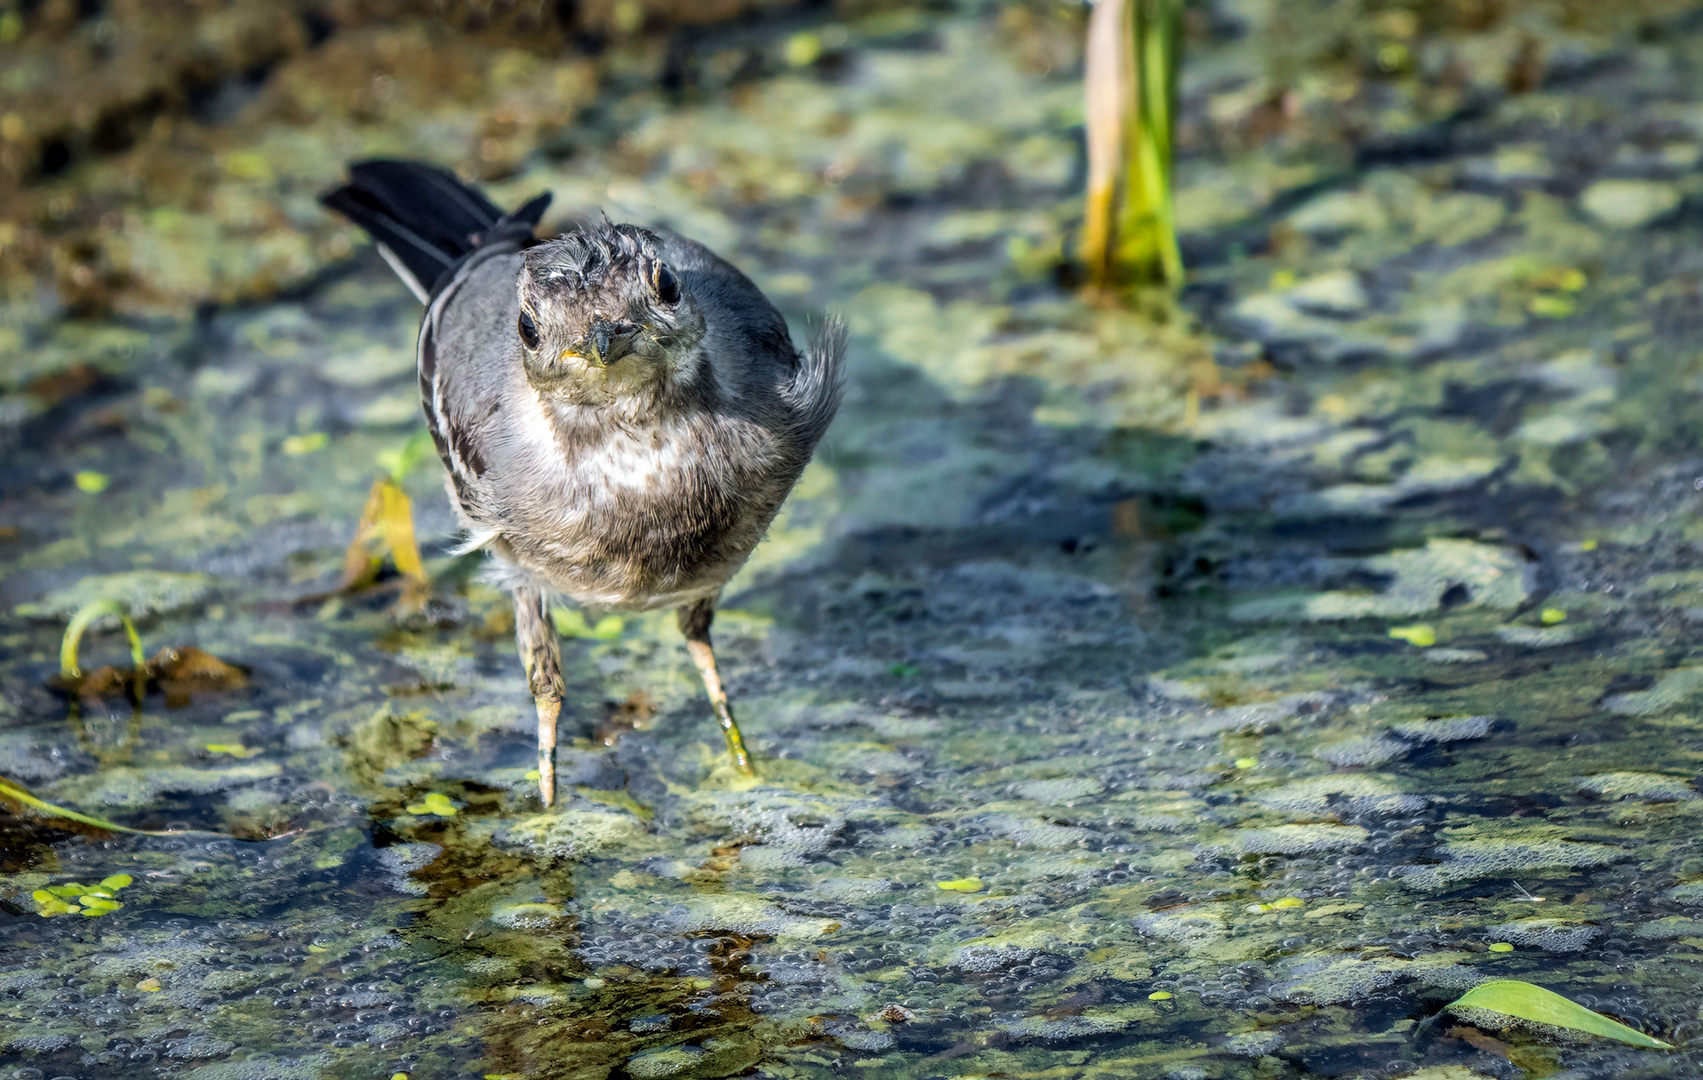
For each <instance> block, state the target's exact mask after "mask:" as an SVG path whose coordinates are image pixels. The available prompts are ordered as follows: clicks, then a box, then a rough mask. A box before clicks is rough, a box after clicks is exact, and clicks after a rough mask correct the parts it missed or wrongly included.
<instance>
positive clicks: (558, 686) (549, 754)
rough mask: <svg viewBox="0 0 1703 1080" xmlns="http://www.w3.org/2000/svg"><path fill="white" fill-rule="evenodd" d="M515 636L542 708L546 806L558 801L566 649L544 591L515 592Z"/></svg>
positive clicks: (541, 776)
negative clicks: (559, 640)
mask: <svg viewBox="0 0 1703 1080" xmlns="http://www.w3.org/2000/svg"><path fill="white" fill-rule="evenodd" d="M514 637H515V643H516V644H518V645H519V646H520V660H521V663H523V664H525V665H526V682H527V685H528V686H530V687H531V689H532V703H533V704H534V705H536V706H537V707H538V793H539V795H541V796H543V799H544V805H545V806H549V805H550V804H551V803H553V802H555V801H556V721H557V720H558V719H559V718H560V717H561V715H562V692H563V690H564V689H565V687H564V685H563V683H562V650H561V646H560V645H559V644H558V643H557V641H556V628H555V626H553V625H552V624H551V622H550V609H549V607H548V606H547V605H546V604H545V602H544V592H543V590H541V589H533V588H526V587H522V588H519V589H516V590H515V591H514Z"/></svg>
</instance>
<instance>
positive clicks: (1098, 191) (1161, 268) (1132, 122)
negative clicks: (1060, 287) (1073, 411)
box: [1082, 0, 1183, 289]
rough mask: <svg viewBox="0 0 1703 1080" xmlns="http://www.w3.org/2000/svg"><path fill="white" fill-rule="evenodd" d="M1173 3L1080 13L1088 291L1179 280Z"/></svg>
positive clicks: (1178, 16)
mask: <svg viewBox="0 0 1703 1080" xmlns="http://www.w3.org/2000/svg"><path fill="white" fill-rule="evenodd" d="M1182 9H1183V4H1182V0H1098V2H1097V3H1096V4H1095V5H1094V11H1093V14H1092V15H1090V16H1089V19H1088V45H1087V54H1086V64H1085V67H1086V72H1085V76H1084V80H1085V91H1086V95H1087V113H1088V205H1087V214H1086V218H1085V220H1084V223H1083V230H1082V259H1083V261H1084V262H1085V263H1086V264H1087V272H1088V280H1089V281H1090V283H1092V284H1093V285H1094V286H1095V287H1096V288H1100V289H1106V288H1112V287H1115V286H1118V285H1133V284H1149V283H1165V284H1169V285H1180V284H1181V283H1182V280H1183V259H1182V253H1181V252H1180V250H1179V249H1178V247H1177V232H1176V221H1175V217H1174V215H1173V212H1172V199H1171V148H1172V142H1173V133H1174V131H1175V128H1176V106H1177V71H1178V67H1179V64H1180V60H1181V52H1182V49H1181V41H1182V35H1181V29H1182Z"/></svg>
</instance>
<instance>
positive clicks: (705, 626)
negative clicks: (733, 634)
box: [675, 600, 757, 776]
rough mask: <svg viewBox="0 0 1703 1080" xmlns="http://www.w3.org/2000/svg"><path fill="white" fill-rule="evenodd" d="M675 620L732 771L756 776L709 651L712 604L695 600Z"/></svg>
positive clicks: (712, 619)
mask: <svg viewBox="0 0 1703 1080" xmlns="http://www.w3.org/2000/svg"><path fill="white" fill-rule="evenodd" d="M675 618H676V619H677V620H678V621H679V623H680V632H681V633H682V634H684V635H686V651H687V652H689V653H691V654H692V663H694V664H696V665H698V674H699V675H701V676H702V677H703V680H704V692H705V693H706V694H708V695H709V698H710V708H712V709H714V710H715V718H716V722H717V723H719V724H720V725H721V733H722V734H723V735H725V736H727V752H728V753H729V754H732V755H733V764H734V767H735V768H737V769H738V770H739V771H740V772H742V773H744V774H745V775H746V776H756V775H757V770H756V769H754V768H752V767H751V755H750V754H749V753H748V752H747V751H746V749H745V739H744V738H743V737H742V736H741V735H740V734H739V724H738V723H737V722H735V721H734V719H733V708H732V706H730V705H729V704H728V703H727V691H726V690H724V689H722V685H721V674H720V673H719V672H718V671H716V666H715V650H714V649H712V648H710V623H711V622H713V621H714V620H715V601H714V600H699V601H698V602H697V603H695V604H688V605H686V606H685V607H683V608H681V609H680V610H679V611H678V612H676V613H675Z"/></svg>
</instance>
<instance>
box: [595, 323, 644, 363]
mask: <svg viewBox="0 0 1703 1080" xmlns="http://www.w3.org/2000/svg"><path fill="white" fill-rule="evenodd" d="M586 346H587V348H588V350H589V351H590V353H591V356H592V359H594V360H596V361H597V362H598V363H599V364H603V365H604V366H606V367H607V366H608V365H610V364H613V363H614V362H615V361H617V360H619V359H621V357H623V356H626V355H627V354H628V353H629V352H631V351H632V349H633V335H632V333H631V332H627V333H622V332H621V330H620V329H619V328H617V327H616V325H615V324H614V323H611V322H608V321H606V320H603V319H598V320H596V321H595V322H593V323H592V324H591V333H590V334H588V335H587V336H586Z"/></svg>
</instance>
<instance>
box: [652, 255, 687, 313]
mask: <svg viewBox="0 0 1703 1080" xmlns="http://www.w3.org/2000/svg"><path fill="white" fill-rule="evenodd" d="M650 286H651V288H652V289H654V290H656V298H657V299H658V300H661V301H662V302H663V303H665V304H678V303H679V302H680V281H679V279H678V278H676V277H675V276H674V271H672V270H670V269H669V268H668V264H667V263H665V262H663V261H662V260H661V259H658V260H657V261H656V262H653V263H651V264H650Z"/></svg>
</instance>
